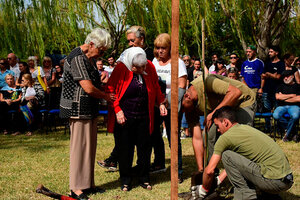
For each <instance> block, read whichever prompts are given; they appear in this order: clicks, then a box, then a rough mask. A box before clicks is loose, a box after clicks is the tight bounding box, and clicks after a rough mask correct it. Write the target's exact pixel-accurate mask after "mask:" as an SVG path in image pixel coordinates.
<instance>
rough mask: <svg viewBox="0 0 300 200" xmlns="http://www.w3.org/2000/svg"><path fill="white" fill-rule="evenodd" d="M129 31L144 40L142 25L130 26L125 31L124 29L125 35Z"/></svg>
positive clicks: (144, 34)
mask: <svg viewBox="0 0 300 200" xmlns="http://www.w3.org/2000/svg"><path fill="white" fill-rule="evenodd" d="M130 33H134V34H135V37H137V38H140V37H144V40H145V39H146V31H145V29H144V28H143V27H141V26H131V27H130V28H129V29H128V30H127V31H126V36H127V35H128V34H130Z"/></svg>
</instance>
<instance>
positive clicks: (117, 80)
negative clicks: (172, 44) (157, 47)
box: [106, 60, 165, 134]
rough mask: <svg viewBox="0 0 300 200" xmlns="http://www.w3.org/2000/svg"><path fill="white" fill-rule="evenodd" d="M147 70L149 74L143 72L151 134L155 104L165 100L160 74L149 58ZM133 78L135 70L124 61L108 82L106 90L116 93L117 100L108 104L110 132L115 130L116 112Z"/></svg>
mask: <svg viewBox="0 0 300 200" xmlns="http://www.w3.org/2000/svg"><path fill="white" fill-rule="evenodd" d="M145 72H146V73H147V75H145V74H143V75H142V76H143V78H144V80H145V83H146V87H147V91H148V109H149V119H150V124H149V130H150V134H151V133H152V131H153V127H154V105H155V103H157V104H158V105H159V104H160V103H162V102H163V101H164V100H165V97H164V95H163V94H162V93H161V91H160V86H159V84H158V76H157V73H156V70H155V67H154V65H153V64H152V62H150V61H149V60H148V64H147V66H146V70H145ZM132 78H133V72H132V71H130V70H128V69H127V67H126V66H125V65H124V64H123V63H121V62H120V63H118V65H117V66H116V67H115V69H114V71H113V72H112V74H111V76H110V77H109V79H108V82H107V84H106V92H109V93H115V94H116V100H115V101H114V103H113V104H112V105H109V106H108V122H107V123H108V125H107V131H108V132H110V133H113V132H114V125H115V120H116V113H118V112H119V111H120V110H122V109H121V108H120V106H119V103H120V100H121V99H122V97H123V95H124V93H125V91H126V90H127V88H128V86H129V84H130V83H131V81H132Z"/></svg>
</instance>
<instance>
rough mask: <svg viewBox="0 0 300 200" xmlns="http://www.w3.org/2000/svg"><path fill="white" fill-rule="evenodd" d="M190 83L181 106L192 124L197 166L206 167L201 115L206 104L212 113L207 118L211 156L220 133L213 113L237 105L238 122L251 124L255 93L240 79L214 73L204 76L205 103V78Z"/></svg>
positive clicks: (200, 169) (208, 111) (190, 125)
mask: <svg viewBox="0 0 300 200" xmlns="http://www.w3.org/2000/svg"><path fill="white" fill-rule="evenodd" d="M191 85H192V86H191V87H190V88H189V89H188V90H187V91H186V93H185V95H184V98H183V101H182V108H183V111H184V112H185V114H186V120H187V122H188V124H189V127H190V128H192V129H193V133H194V134H193V147H194V152H195V157H196V161H197V165H198V170H199V171H203V155H204V154H203V152H204V148H203V139H202V138H203V137H202V132H201V129H200V123H199V117H200V116H202V115H204V110H205V107H206V108H207V113H209V114H208V115H207V118H206V130H208V153H209V156H208V158H210V157H211V156H212V153H213V150H214V144H215V141H216V138H217V137H218V134H217V130H216V126H215V125H214V124H213V123H212V120H211V119H212V115H213V113H214V112H215V111H216V110H217V109H218V108H221V107H222V106H233V107H236V108H237V115H238V122H239V123H241V124H248V125H250V126H251V125H252V123H253V119H254V116H255V109H256V103H255V102H256V94H255V93H254V92H253V91H252V90H251V89H250V88H249V87H248V86H246V85H245V84H243V83H242V82H240V81H237V80H233V79H230V78H227V77H225V76H221V75H213V74H212V75H209V76H208V77H207V78H206V79H205V93H206V94H207V100H206V102H207V103H206V104H207V105H205V101H204V84H203V78H202V77H198V78H197V79H195V80H194V81H192V82H191Z"/></svg>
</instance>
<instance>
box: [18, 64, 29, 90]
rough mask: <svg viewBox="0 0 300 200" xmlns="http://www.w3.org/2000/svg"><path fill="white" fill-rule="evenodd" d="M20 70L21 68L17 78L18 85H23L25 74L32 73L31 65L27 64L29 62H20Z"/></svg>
mask: <svg viewBox="0 0 300 200" xmlns="http://www.w3.org/2000/svg"><path fill="white" fill-rule="evenodd" d="M19 70H20V75H19V77H17V79H16V85H17V86H21V84H22V76H23V74H30V71H29V65H28V64H27V62H19Z"/></svg>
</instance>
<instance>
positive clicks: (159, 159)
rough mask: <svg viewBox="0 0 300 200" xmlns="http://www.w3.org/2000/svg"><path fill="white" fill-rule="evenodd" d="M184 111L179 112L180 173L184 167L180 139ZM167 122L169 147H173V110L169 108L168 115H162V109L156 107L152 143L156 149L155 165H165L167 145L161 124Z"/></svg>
mask: <svg viewBox="0 0 300 200" xmlns="http://www.w3.org/2000/svg"><path fill="white" fill-rule="evenodd" d="M181 119H182V112H179V113H178V174H180V175H181V174H182V173H183V169H182V148H181V140H180V127H181ZM163 121H164V122H165V125H166V130H167V136H168V141H169V147H171V110H170V109H168V115H167V116H160V111H159V109H158V108H154V130H153V133H152V134H151V145H152V147H153V150H154V155H155V157H154V165H155V166H161V167H164V166H165V145H164V140H163V138H162V134H161V130H160V125H161V124H162V122H163Z"/></svg>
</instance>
